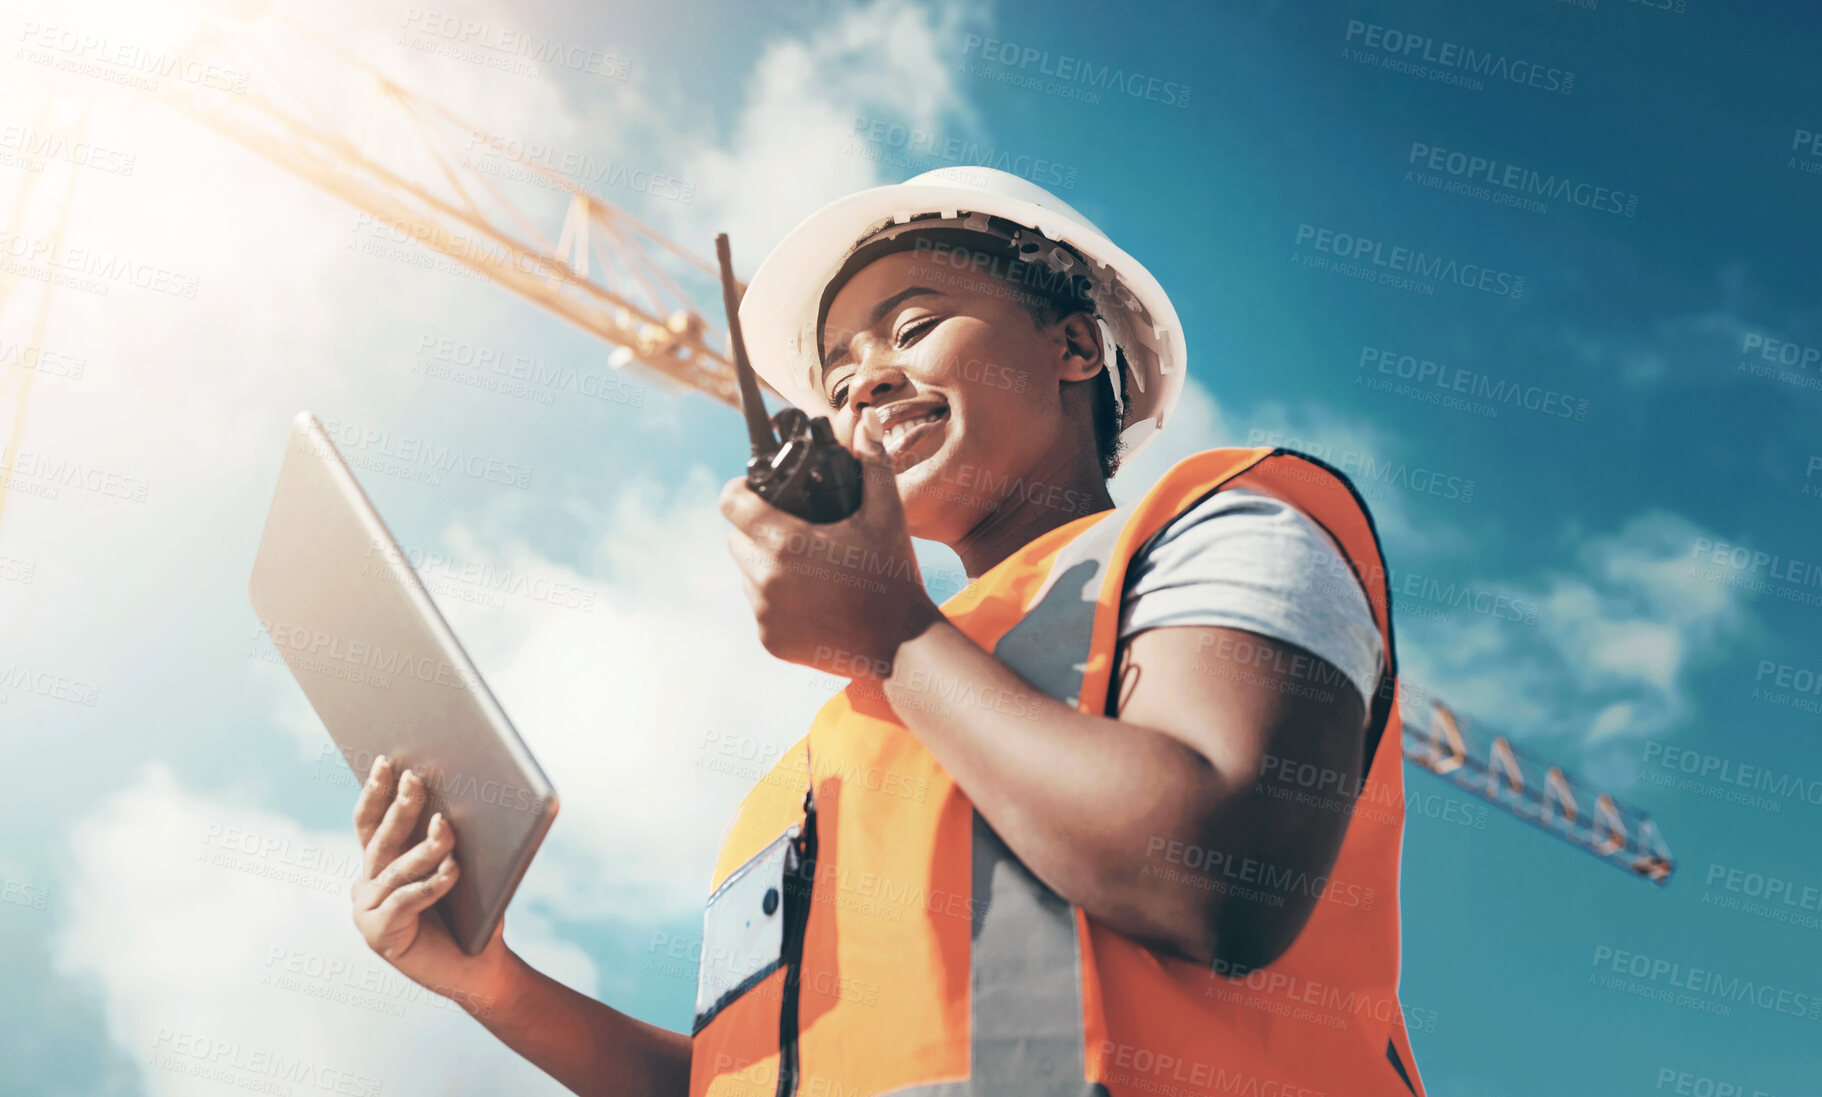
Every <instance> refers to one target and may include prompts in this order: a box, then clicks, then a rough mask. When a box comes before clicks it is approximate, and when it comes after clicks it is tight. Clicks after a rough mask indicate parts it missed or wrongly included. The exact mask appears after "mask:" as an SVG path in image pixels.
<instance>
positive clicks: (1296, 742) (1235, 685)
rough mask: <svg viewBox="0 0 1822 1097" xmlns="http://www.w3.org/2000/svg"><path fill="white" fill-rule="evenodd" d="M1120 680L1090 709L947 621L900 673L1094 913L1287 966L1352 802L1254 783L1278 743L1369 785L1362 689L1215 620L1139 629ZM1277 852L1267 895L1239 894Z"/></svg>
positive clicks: (1023, 849)
mask: <svg viewBox="0 0 1822 1097" xmlns="http://www.w3.org/2000/svg"><path fill="white" fill-rule="evenodd" d="M1236 651H1244V652H1246V653H1247V658H1246V660H1245V662H1244V664H1242V663H1241V661H1240V660H1238V659H1235V658H1233V653H1234V652H1236ZM1215 653H1225V654H1222V655H1216V654H1215ZM1116 681H1117V682H1119V683H1120V697H1119V700H1118V705H1117V707H1116V712H1117V713H1118V716H1117V717H1107V716H1100V715H1092V714H1088V713H1083V712H1079V711H1077V710H1075V709H1072V708H1070V707H1068V706H1067V705H1064V704H1063V703H1061V702H1060V701H1057V700H1056V699H1054V698H1052V697H1050V696H1049V695H1048V694H1045V693H1043V692H1042V691H1041V690H1039V689H1037V688H1036V687H1034V686H1032V685H1031V684H1030V683H1028V682H1026V681H1025V680H1024V679H1023V678H1021V677H1020V676H1019V675H1018V674H1017V673H1016V672H1014V671H1013V670H1012V669H1011V668H1010V667H1008V666H1006V665H1005V664H1004V663H1002V662H1000V661H999V660H998V659H997V658H995V657H994V656H993V655H992V654H990V653H989V652H987V651H985V650H983V649H982V648H981V647H980V646H979V645H977V644H975V643H974V642H973V641H972V640H970V639H968V638H967V637H966V636H965V635H963V634H962V633H961V631H960V630H958V629H956V628H955V627H954V626H953V625H951V624H949V623H948V621H947V620H942V619H939V620H937V621H936V622H934V623H932V624H931V625H930V626H929V627H928V628H925V629H924V630H923V631H921V632H920V633H918V634H917V635H916V636H914V637H913V638H911V639H909V640H906V641H905V642H903V643H902V644H900V645H899V647H898V651H897V654H896V657H895V659H894V660H893V663H892V666H891V672H890V674H889V675H888V676H887V677H886V678H885V679H884V681H883V686H884V689H885V691H886V696H887V698H888V700H890V701H891V702H892V704H893V707H894V709H895V710H896V711H897V712H898V713H899V716H900V719H902V720H903V721H904V722H905V724H906V726H907V727H909V728H910V729H911V730H912V731H913V732H914V733H915V734H916V735H917V736H918V738H919V740H921V741H922V742H923V743H924V745H925V746H926V747H928V748H929V750H930V751H931V753H933V754H934V755H935V756H936V758H937V760H938V761H939V762H941V763H942V765H943V767H944V768H945V769H946V770H948V771H949V773H950V774H951V775H952V776H953V777H954V778H955V780H956V782H957V784H959V785H960V786H961V787H962V789H963V791H965V792H966V793H967V794H968V795H969V797H970V798H971V799H972V800H973V801H974V802H975V805H976V806H977V808H978V809H979V810H980V812H981V814H982V815H983V816H984V817H985V818H986V820H987V821H988V823H990V824H991V825H992V826H993V828H994V830H995V831H997V832H998V833H999V835H1000V837H1001V838H1002V839H1003V840H1004V841H1005V842H1006V844H1007V846H1008V847H1010V848H1011V849H1012V850H1013V852H1015V853H1017V854H1018V856H1019V858H1020V860H1022V861H1023V862H1024V863H1025V864H1026V865H1027V866H1028V867H1029V868H1030V869H1031V870H1032V872H1033V873H1035V874H1036V875H1037V876H1038V877H1039V878H1040V879H1042V880H1043V881H1044V882H1045V883H1047V884H1049V885H1050V887H1051V888H1052V889H1054V890H1055V891H1056V892H1057V893H1058V894H1060V895H1062V896H1063V897H1064V898H1066V899H1068V900H1070V901H1071V902H1073V903H1075V904H1077V905H1078V906H1080V907H1082V909H1083V910H1085V911H1086V912H1087V913H1088V914H1089V916H1090V917H1092V918H1094V919H1095V920H1096V921H1098V922H1100V923H1102V924H1104V925H1107V926H1109V927H1111V928H1113V929H1116V930H1119V931H1121V932H1123V933H1125V934H1127V935H1128V936H1131V937H1134V938H1135V939H1138V940H1140V941H1143V942H1146V943H1147V944H1150V945H1153V946H1154V947H1163V948H1166V949H1169V950H1173V951H1175V952H1178V953H1180V954H1182V955H1184V956H1187V957H1189V958H1191V959H1194V960H1197V961H1198V962H1203V963H1208V962H1211V961H1215V962H1220V963H1222V964H1224V965H1227V967H1226V970H1244V969H1248V968H1252V967H1257V966H1262V965H1263V964H1266V963H1269V962H1271V960H1273V959H1275V958H1276V957H1277V956H1278V955H1280V954H1281V953H1282V952H1283V951H1284V950H1285V949H1286V948H1288V947H1289V946H1290V943H1291V942H1292V941H1293V940H1294V939H1295V937H1296V935H1297V932H1298V931H1299V930H1300V929H1301V928H1302V927H1303V924H1304V922H1306V921H1307V920H1308V918H1309V915H1310V913H1311V912H1312V911H1313V910H1314V909H1315V904H1316V902H1317V901H1318V899H1317V894H1318V893H1319V892H1320V888H1318V887H1316V886H1314V885H1313V884H1312V883H1311V882H1312V881H1315V880H1317V879H1318V878H1320V877H1322V876H1323V875H1324V874H1326V873H1327V872H1328V870H1329V869H1330V868H1331V867H1332V866H1333V865H1334V862H1335V857H1336V855H1337V854H1338V853H1339V851H1340V848H1341V839H1342V836H1343V834H1344V833H1345V831H1346V828H1347V821H1348V814H1347V812H1345V811H1336V810H1324V809H1321V808H1316V807H1310V806H1306V805H1304V804H1302V803H1299V802H1297V801H1296V800H1294V799H1289V798H1278V797H1272V796H1269V795H1262V794H1259V793H1255V792H1254V788H1255V786H1256V785H1257V784H1258V778H1259V775H1260V773H1261V770H1262V769H1263V768H1264V767H1265V766H1266V762H1267V759H1268V758H1270V759H1273V760H1274V761H1275V763H1276V764H1279V765H1300V764H1309V765H1314V766H1316V767H1318V768H1319V769H1320V770H1322V771H1325V772H1328V773H1331V774H1333V775H1334V781H1333V782H1332V784H1333V785H1334V786H1335V787H1336V788H1338V789H1340V790H1341V791H1342V793H1344V794H1345V793H1349V792H1350V791H1351V790H1353V789H1355V788H1357V786H1358V780H1359V774H1360V772H1361V766H1362V754H1363V744H1362V734H1361V731H1362V727H1363V725H1364V723H1365V709H1364V705H1363V703H1362V701H1361V698H1360V696H1359V694H1358V692H1357V691H1355V690H1354V689H1353V688H1352V687H1350V686H1349V685H1348V684H1347V681H1346V679H1345V678H1344V677H1343V676H1342V675H1341V674H1340V673H1339V672H1338V671H1335V670H1334V669H1333V668H1332V667H1330V666H1329V664H1327V663H1326V662H1324V661H1322V660H1321V659H1318V658H1317V657H1315V656H1313V655H1310V654H1308V653H1307V652H1303V651H1301V650H1300V649H1298V648H1294V647H1291V646H1289V645H1284V644H1279V643H1277V642H1276V641H1273V640H1270V639H1268V638H1266V637H1263V636H1259V635H1256V634H1253V633H1249V632H1244V631H1241V630H1237V629H1227V628H1218V627H1213V626H1192V627H1170V628H1157V629H1149V630H1147V631H1145V632H1141V633H1139V634H1137V635H1136V636H1134V637H1132V639H1131V640H1130V641H1129V642H1128V644H1127V647H1126V650H1125V652H1124V656H1123V658H1122V659H1121V661H1120V665H1119V666H1118V667H1117V668H1116ZM958 683H959V684H964V685H962V688H960V689H957V688H955V685H956V684H958ZM943 694H946V695H947V696H948V697H949V698H950V700H947V701H946V702H944V703H941V704H934V703H932V700H933V697H934V696H938V695H943ZM1268 868H1269V870H1270V871H1269V878H1270V879H1272V880H1275V881H1279V882H1280V883H1279V885H1278V887H1277V889H1276V890H1275V891H1270V892H1268V893H1267V895H1268V898H1266V899H1265V900H1264V901H1261V900H1259V899H1249V898H1239V897H1233V892H1234V891H1236V890H1238V889H1237V888H1236V887H1234V886H1231V885H1234V884H1239V883H1240V882H1241V881H1244V880H1247V879H1248V878H1249V877H1250V878H1251V880H1252V882H1253V884H1256V883H1257V881H1258V880H1260V879H1265V878H1268V873H1267V869H1268ZM1289 880H1298V881H1302V882H1301V883H1299V884H1297V885H1295V886H1291V885H1286V884H1284V883H1283V881H1289ZM1253 884H1241V887H1242V888H1245V889H1246V890H1248V891H1250V892H1251V893H1252V894H1254V895H1257V894H1259V889H1258V888H1257V887H1255V886H1253ZM1217 885H1219V886H1217ZM1269 896H1281V899H1280V898H1272V897H1269Z"/></svg>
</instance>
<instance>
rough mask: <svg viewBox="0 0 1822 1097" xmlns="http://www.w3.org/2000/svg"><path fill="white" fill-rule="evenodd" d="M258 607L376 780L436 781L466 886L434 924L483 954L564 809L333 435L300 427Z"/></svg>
mask: <svg viewBox="0 0 1822 1097" xmlns="http://www.w3.org/2000/svg"><path fill="white" fill-rule="evenodd" d="M247 593H248V595H249V597H250V598H251V600H252V603H253V610H254V612H255V613H257V614H258V615H259V619H260V624H261V625H262V626H263V627H264V628H265V630H266V633H267V635H268V636H270V637H271V639H272V643H273V645H274V647H276V648H277V650H278V653H279V655H280V656H281V657H282V658H283V659H284V661H285V663H286V665H287V666H289V667H290V668H291V673H292V675H293V676H294V677H295V678H296V679H297V682H298V685H300V686H302V687H303V690H304V695H305V696H306V697H308V698H309V700H310V704H311V706H312V707H314V708H315V709H316V714H317V715H318V716H319V717H321V718H322V721H323V726H324V727H326V728H327V729H328V731H329V735H330V737H331V738H333V739H334V740H335V743H336V746H337V747H339V748H340V750H341V754H342V757H343V758H344V759H346V760H347V762H348V765H349V767H350V768H351V769H352V770H353V771H354V774H355V778H356V780H357V781H364V780H366V777H367V771H368V768H369V767H371V766H372V764H373V759H374V757H375V756H376V755H378V754H386V755H389V756H390V757H391V758H392V759H393V760H394V762H395V765H396V766H397V767H398V768H399V769H402V768H403V767H410V768H412V769H414V770H416V771H418V773H419V775H420V776H422V777H424V779H425V783H426V785H427V786H428V788H429V790H430V798H429V803H428V805H427V807H426V810H425V811H424V812H423V813H422V815H421V817H420V818H419V820H418V825H417V830H416V832H415V833H414V834H413V836H412V842H413V843H415V842H417V841H418V840H421V839H422V838H423V836H424V834H425V831H426V828H427V827H428V826H429V822H430V816H431V814H432V812H434V811H441V812H443V813H444V815H445V817H447V818H448V820H449V822H450V823H451V825H452V826H453V827H454V830H455V835H456V859H457V860H458V861H459V862H460V864H461V866H462V872H461V875H460V876H459V877H457V879H456V884H455V887H454V888H453V889H452V890H451V891H450V893H449V894H448V895H446V896H444V897H443V899H442V901H441V902H439V903H438V904H437V908H436V909H437V910H438V912H439V913H440V914H441V915H442V917H443V920H444V922H445V923H446V924H447V925H448V926H449V929H450V932H451V933H452V934H453V935H454V936H455V939H456V941H457V943H458V944H459V945H460V946H461V947H462V950H463V951H464V952H466V953H468V954H469V955H473V954H475V953H477V952H479V951H480V950H481V949H482V947H484V946H485V945H486V944H487V940H488V938H489V937H491V936H492V934H493V930H494V926H495V925H496V924H497V923H498V922H499V920H500V917H501V915H503V914H504V913H505V911H506V904H507V902H508V901H509V900H511V898H512V893H513V890H514V889H515V888H517V887H518V884H519V879H520V877H522V876H523V875H524V874H525V869H526V868H527V867H528V866H529V865H530V864H531V859H532V857H533V855H534V854H536V853H537V850H538V844H539V843H540V842H541V841H543V839H544V833H545V831H547V830H549V829H550V824H551V820H552V819H553V818H555V816H556V814H557V795H556V791H555V790H554V789H553V788H552V787H551V785H550V782H549V781H548V780H546V779H545V777H544V772H543V771H542V770H541V769H539V768H538V763H537V761H536V760H535V759H533V758H532V756H531V752H530V751H528V750H527V749H526V748H525V744H524V743H523V742H521V741H520V739H519V735H518V732H516V731H515V730H514V729H513V726H512V723H511V721H509V720H507V718H506V714H505V712H503V711H501V709H500V706H499V704H498V702H496V701H495V700H494V697H493V694H492V693H491V692H489V691H488V689H487V684H486V683H485V682H483V681H482V680H481V676H480V674H479V673H478V672H477V671H476V670H475V668H474V664H473V663H471V662H470V661H469V659H468V656H467V654H466V653H465V652H464V651H463V650H462V646H461V644H460V643H458V642H457V641H456V638H455V634H454V633H453V632H451V631H450V629H449V625H448V623H447V622H445V621H444V620H443V615H442V614H441V613H439V612H437V608H436V605H435V604H434V603H432V602H431V600H430V595H429V594H428V593H427V592H426V591H425V590H424V586H423V584H422V583H421V582H420V581H419V580H418V576H417V573H416V572H414V571H413V570H412V568H411V565H410V563H409V562H408V561H407V559H406V557H405V554H404V552H403V551H401V550H400V548H399V546H398V544H397V542H395V541H394V540H393V538H392V535H391V533H389V532H388V531H387V529H386V525H385V523H384V522H382V521H381V520H380V516H379V513H378V512H377V511H375V510H374V509H373V504H372V503H370V502H369V501H368V499H367V496H366V494H365V493H364V492H362V491H361V488H360V485H359V484H358V483H356V482H355V479H354V474H353V473H352V472H350V471H349V469H348V466H347V465H346V464H345V463H344V462H343V461H342V458H341V456H340V454H338V453H337V452H336V450H335V446H334V444H333V443H332V442H331V441H330V439H329V436H328V434H327V433H326V432H325V431H324V430H323V427H322V424H321V423H319V422H317V421H316V418H315V417H314V416H312V415H311V414H310V413H309V412H301V413H299V415H298V416H297V418H296V420H295V421H294V426H293V429H292V432H291V437H290V440H289V442H288V443H287V446H286V449H285V460H284V465H283V467H282V468H281V469H280V471H279V476H278V490H277V491H276V493H275V494H274V495H273V498H272V509H271V512H270V513H269V514H268V515H267V517H266V532H265V536H264V537H263V538H262V539H261V541H260V545H259V556H258V558H257V559H256V560H255V561H254V564H253V578H252V581H251V582H250V583H249V584H248V587H247Z"/></svg>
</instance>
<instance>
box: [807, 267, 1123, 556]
mask: <svg viewBox="0 0 1822 1097" xmlns="http://www.w3.org/2000/svg"><path fill="white" fill-rule="evenodd" d="M945 258H946V256H945V255H944V253H941V252H932V251H903V252H896V253H893V254H890V255H886V256H884V257H882V258H880V259H877V260H875V261H874V262H872V263H869V264H868V265H867V266H865V267H863V268H861V269H860V270H859V271H858V272H857V273H855V274H854V275H853V277H851V278H849V279H848V281H847V282H846V283H845V284H844V285H842V286H841V288H840V289H839V290H838V291H837V293H836V295H835V298H834V300H833V301H832V302H831V303H830V306H829V313H828V318H827V321H826V323H825V325H824V329H823V333H822V355H823V363H824V369H823V383H822V391H823V395H824V397H825V398H826V399H827V400H828V402H829V404H830V406H831V407H832V408H834V409H835V411H834V415H833V416H832V419H833V422H834V426H835V434H836V437H838V438H840V439H841V440H842V441H843V442H844V443H849V444H851V443H852V440H853V433H854V429H855V426H856V424H857V423H858V420H859V416H860V413H861V411H862V410H864V409H865V408H868V407H873V408H877V409H878V410H879V415H880V418H881V425H882V426H883V427H884V428H885V445H886V450H887V452H888V453H890V454H892V457H893V467H894V469H895V470H896V472H897V476H898V491H899V496H900V497H901V498H902V499H903V500H904V503H905V516H906V519H907V521H908V523H909V526H910V531H911V534H912V535H913V536H915V537H924V538H929V539H931V540H936V541H941V542H943V543H944V544H949V545H953V544H955V543H956V542H957V541H958V540H960V539H961V538H963V537H965V536H966V535H967V534H968V533H969V532H970V531H972V530H974V529H975V527H976V526H978V525H980V524H981V522H982V520H983V519H985V518H986V517H987V516H988V515H990V514H993V513H995V512H996V511H1000V510H1002V508H1003V506H1004V505H1005V504H1006V503H1008V502H1009V501H1013V500H1015V498H1016V499H1018V500H1023V501H1032V502H1039V503H1043V504H1044V505H1048V506H1052V507H1057V506H1076V507H1079V508H1081V509H1080V510H1079V513H1081V514H1087V513H1092V512H1093V511H1094V510H1097V509H1100V507H1099V506H1095V505H1091V504H1090V500H1089V499H1088V498H1087V496H1088V492H1087V491H1086V490H1082V489H1084V488H1085V487H1086V486H1087V485H1097V486H1098V485H1101V484H1102V483H1103V481H1102V480H1101V476H1100V465H1099V457H1098V451H1097V449H1096V445H1095V436H1094V426H1093V421H1092V411H1093V407H1092V405H1093V402H1094V396H1093V392H1092V391H1091V390H1092V384H1103V385H1104V384H1105V383H1106V382H1105V381H1104V380H1095V378H1096V377H1097V375H1098V374H1099V373H1100V371H1101V368H1102V350H1101V342H1100V332H1099V328H1098V326H1097V325H1096V324H1095V322H1094V320H1093V318H1092V317H1091V316H1089V314H1087V313H1085V312H1076V313H1072V314H1069V315H1065V316H1061V317H1057V318H1056V319H1054V320H1051V321H1050V322H1048V323H1044V322H1041V320H1042V319H1043V318H1042V317H1037V318H1034V316H1033V314H1032V312H1031V311H1028V310H1027V308H1026V307H1025V305H1024V303H1023V302H1022V301H1021V299H1020V295H1021V294H1028V293H1029V291H1027V290H1022V289H1021V288H1020V287H1019V286H1017V285H1014V284H1011V283H1009V282H1006V281H1002V280H1000V279H999V278H996V277H994V276H992V275H991V274H987V273H976V272H972V271H968V270H958V269H956V267H955V266H954V265H953V264H951V263H950V262H947V261H944V260H945ZM1025 300H1029V298H1028V297H1027V298H1025ZM1091 381H1092V384H1084V383H1083V382H1091ZM1077 497H1080V498H1079V500H1078V498H1077Z"/></svg>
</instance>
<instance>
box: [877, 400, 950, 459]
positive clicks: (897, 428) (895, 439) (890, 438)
mask: <svg viewBox="0 0 1822 1097" xmlns="http://www.w3.org/2000/svg"><path fill="white" fill-rule="evenodd" d="M944 414H945V409H943V408H932V409H931V410H929V411H927V412H925V413H924V414H922V415H919V416H916V417H915V418H906V419H894V420H893V421H892V423H891V424H890V425H889V426H887V427H886V432H885V437H884V439H883V440H884V442H885V444H886V445H887V446H888V447H889V448H892V449H897V448H898V444H899V442H900V441H902V440H903V438H904V435H905V432H906V431H908V430H910V429H911V428H912V427H915V426H917V425H918V424H919V423H929V422H933V421H934V420H936V419H940V418H942V416H943V415H944Z"/></svg>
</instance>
